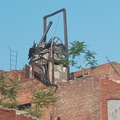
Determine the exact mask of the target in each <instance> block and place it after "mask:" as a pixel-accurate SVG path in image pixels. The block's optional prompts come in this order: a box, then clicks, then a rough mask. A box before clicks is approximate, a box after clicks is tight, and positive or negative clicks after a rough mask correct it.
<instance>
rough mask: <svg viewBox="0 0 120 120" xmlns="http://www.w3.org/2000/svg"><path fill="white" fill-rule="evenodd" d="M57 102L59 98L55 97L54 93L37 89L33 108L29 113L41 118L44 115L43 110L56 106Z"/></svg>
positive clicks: (34, 94)
mask: <svg viewBox="0 0 120 120" xmlns="http://www.w3.org/2000/svg"><path fill="white" fill-rule="evenodd" d="M57 100H58V97H56V96H54V95H53V93H52V91H50V90H39V89H36V91H35V92H34V93H33V99H32V103H33V106H32V107H31V108H30V109H28V110H27V112H28V113H29V114H30V115H32V116H35V117H37V118H40V117H41V116H42V115H43V111H42V109H43V108H49V107H50V106H52V105H54V104H55V102H56V101H57Z"/></svg>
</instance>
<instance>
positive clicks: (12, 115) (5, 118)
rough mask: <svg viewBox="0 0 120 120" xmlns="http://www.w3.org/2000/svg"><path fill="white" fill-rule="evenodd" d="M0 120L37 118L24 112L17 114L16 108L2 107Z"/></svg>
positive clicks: (30, 119) (29, 119)
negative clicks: (25, 114)
mask: <svg viewBox="0 0 120 120" xmlns="http://www.w3.org/2000/svg"><path fill="white" fill-rule="evenodd" d="M0 120H36V119H33V118H31V117H27V116H24V115H23V114H20V115H17V114H16V111H15V110H8V109H3V108H0Z"/></svg>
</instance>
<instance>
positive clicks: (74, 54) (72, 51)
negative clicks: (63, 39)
mask: <svg viewBox="0 0 120 120" xmlns="http://www.w3.org/2000/svg"><path fill="white" fill-rule="evenodd" d="M68 53H69V59H71V60H70V61H69V63H70V65H71V66H75V65H77V66H76V67H77V68H79V69H81V70H83V69H84V68H86V66H90V67H91V68H94V67H95V66H96V65H97V60H95V55H96V53H95V52H91V51H90V50H88V49H87V45H86V44H85V42H79V41H77V40H75V41H74V42H72V43H71V47H70V48H69V49H68ZM77 59H78V61H76V60H77ZM81 61H83V63H84V65H83V64H82V63H81Z"/></svg>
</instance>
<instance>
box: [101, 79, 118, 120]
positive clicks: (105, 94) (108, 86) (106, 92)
mask: <svg viewBox="0 0 120 120" xmlns="http://www.w3.org/2000/svg"><path fill="white" fill-rule="evenodd" d="M114 99H116V100H117V99H119V100H120V83H117V82H114V81H112V80H108V79H102V80H101V103H102V120H108V106H107V100H114Z"/></svg>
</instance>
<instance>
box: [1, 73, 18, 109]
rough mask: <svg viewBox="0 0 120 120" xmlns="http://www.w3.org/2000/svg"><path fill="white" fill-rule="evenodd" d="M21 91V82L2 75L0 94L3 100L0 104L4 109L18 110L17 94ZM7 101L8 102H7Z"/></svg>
mask: <svg viewBox="0 0 120 120" xmlns="http://www.w3.org/2000/svg"><path fill="white" fill-rule="evenodd" d="M18 90H19V81H16V80H13V79H10V78H6V77H5V76H3V74H0V93H1V94H2V95H3V98H4V99H2V100H1V102H0V104H1V105H2V106H3V107H8V108H16V107H17V104H18V103H17V101H16V97H17V93H18ZM5 99H7V101H5Z"/></svg>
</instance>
